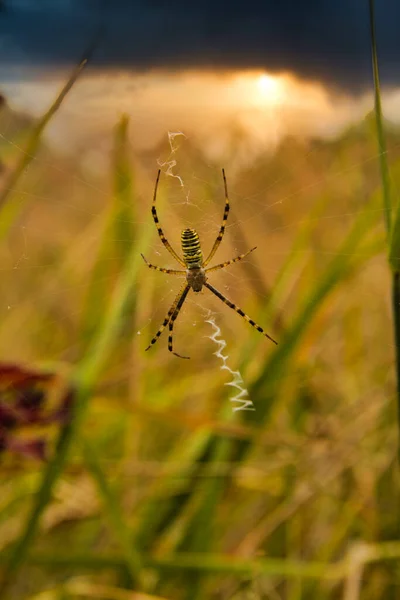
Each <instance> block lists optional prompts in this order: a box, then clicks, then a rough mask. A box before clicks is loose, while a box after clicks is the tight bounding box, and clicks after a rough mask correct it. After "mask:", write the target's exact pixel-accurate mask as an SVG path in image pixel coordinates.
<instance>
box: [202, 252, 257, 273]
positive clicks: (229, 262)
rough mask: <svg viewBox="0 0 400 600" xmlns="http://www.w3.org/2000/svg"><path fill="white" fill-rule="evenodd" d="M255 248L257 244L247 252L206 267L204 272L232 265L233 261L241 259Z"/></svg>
mask: <svg viewBox="0 0 400 600" xmlns="http://www.w3.org/2000/svg"><path fill="white" fill-rule="evenodd" d="M256 248H257V246H254V248H252V249H251V250H248V251H247V252H245V253H244V254H241V255H240V256H237V257H236V258H232V260H227V261H226V262H224V263H221V264H220V265H216V266H215V267H210V268H209V269H206V273H210V271H218V270H219V269H225V267H228V266H229V265H232V264H233V263H235V262H238V261H239V260H243V259H244V258H245V257H246V256H247V255H248V254H250V252H253V250H255V249H256Z"/></svg>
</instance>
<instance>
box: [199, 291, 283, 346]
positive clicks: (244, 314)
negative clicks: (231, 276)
mask: <svg viewBox="0 0 400 600" xmlns="http://www.w3.org/2000/svg"><path fill="white" fill-rule="evenodd" d="M204 285H205V286H206V287H207V288H208V289H209V290H210V292H212V293H213V294H215V295H216V296H217V298H219V299H220V300H222V302H223V303H224V304H226V305H227V306H229V308H233V310H235V311H236V312H237V313H238V314H239V315H240V316H241V317H243V319H245V320H246V321H247V322H248V323H250V325H251V326H252V327H254V328H255V329H257V331H259V332H260V333H262V334H263V335H265V337H267V338H268V339H269V340H271V342H274V344H278V342H276V341H275V340H274V339H273V338H272V337H271V336H270V335H268V333H265V331H264V329H263V328H262V327H260V326H259V325H257V323H256V322H255V321H253V319H250V317H249V316H248V315H246V313H244V312H243V311H242V309H241V308H239V307H238V306H236V304H233V302H231V301H230V300H228V298H225V296H223V295H222V294H221V292H219V291H218V290H216V289H215V287H213V286H212V285H211V284H209V283H207V281H206V282H205V283H204Z"/></svg>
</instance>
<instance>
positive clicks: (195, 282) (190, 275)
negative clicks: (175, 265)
mask: <svg viewBox="0 0 400 600" xmlns="http://www.w3.org/2000/svg"><path fill="white" fill-rule="evenodd" d="M186 281H187V282H188V284H189V285H190V287H191V288H192V290H193V291H194V292H201V290H202V287H203V285H205V283H206V281H207V275H206V272H205V270H204V269H202V267H194V268H193V269H188V270H187V271H186Z"/></svg>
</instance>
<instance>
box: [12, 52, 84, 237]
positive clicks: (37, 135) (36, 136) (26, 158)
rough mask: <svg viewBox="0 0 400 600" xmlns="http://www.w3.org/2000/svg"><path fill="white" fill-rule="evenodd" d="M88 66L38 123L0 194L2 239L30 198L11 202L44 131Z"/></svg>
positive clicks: (71, 79) (74, 75)
mask: <svg viewBox="0 0 400 600" xmlns="http://www.w3.org/2000/svg"><path fill="white" fill-rule="evenodd" d="M86 64H87V58H85V59H84V60H83V61H82V62H80V63H79V65H77V66H76V67H75V68H74V70H73V72H72V73H71V75H70V77H69V79H68V81H67V83H66V84H65V85H64V87H63V88H62V90H61V91H60V93H59V94H58V96H57V98H56V99H55V101H54V102H53V104H52V105H51V106H50V108H49V109H48V111H47V112H46V113H45V114H44V115H43V117H42V118H41V119H39V121H38V122H37V123H36V125H35V127H34V128H33V131H32V133H31V135H30V137H29V139H28V142H27V145H26V148H25V149H24V151H23V153H22V155H21V159H20V161H19V162H18V164H17V166H16V167H15V169H14V170H13V171H12V172H11V174H10V176H9V177H8V179H7V181H6V182H5V184H4V188H3V191H2V192H1V193H0V239H3V238H4V236H5V235H7V232H8V230H9V228H10V226H11V225H12V223H13V222H14V220H15V219H16V218H17V216H18V215H19V213H20V212H21V210H22V209H23V207H24V205H25V203H26V202H27V199H28V197H29V196H28V195H24V196H20V197H19V198H18V202H10V200H11V198H12V194H13V192H14V191H15V187H16V186H17V184H18V182H19V180H20V178H21V176H22V175H23V173H24V171H25V170H26V169H27V168H28V167H29V165H30V163H31V162H32V160H33V159H34V158H35V155H36V153H37V151H38V148H39V145H40V140H41V137H42V133H43V131H44V130H45V128H46V126H47V125H48V123H49V121H50V120H51V119H52V118H53V117H54V115H55V113H56V112H57V111H58V109H59V108H60V106H61V104H62V103H63V101H64V99H65V97H66V96H67V94H68V93H69V92H70V90H71V88H72V86H73V85H74V83H75V82H76V80H77V79H78V77H79V75H80V74H81V72H82V70H83V69H84V67H85V66H86Z"/></svg>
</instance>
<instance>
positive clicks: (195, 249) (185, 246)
mask: <svg viewBox="0 0 400 600" xmlns="http://www.w3.org/2000/svg"><path fill="white" fill-rule="evenodd" d="M181 244H182V253H183V260H184V263H185V265H186V266H187V268H188V269H198V268H200V267H201V266H202V264H203V253H202V251H201V245H200V239H199V235H198V233H197V231H196V230H195V229H184V230H183V231H182V233H181Z"/></svg>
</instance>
